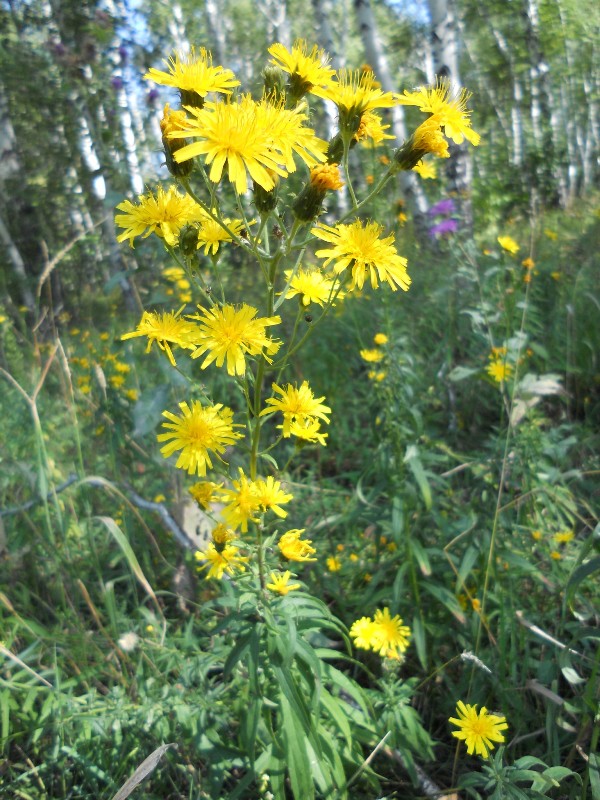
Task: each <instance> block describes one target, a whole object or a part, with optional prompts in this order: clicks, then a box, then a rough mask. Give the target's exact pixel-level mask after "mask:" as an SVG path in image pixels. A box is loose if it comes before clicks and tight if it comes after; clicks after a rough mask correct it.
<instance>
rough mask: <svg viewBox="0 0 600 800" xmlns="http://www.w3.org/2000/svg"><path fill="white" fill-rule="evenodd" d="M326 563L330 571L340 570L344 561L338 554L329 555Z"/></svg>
mask: <svg viewBox="0 0 600 800" xmlns="http://www.w3.org/2000/svg"><path fill="white" fill-rule="evenodd" d="M325 564H326V566H327V569H328V570H329V572H339V571H340V570H341V568H342V562H341V560H340V559H339V558H338V556H329V557H328V558H327V559H325Z"/></svg>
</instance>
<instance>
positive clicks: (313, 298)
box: [285, 267, 343, 307]
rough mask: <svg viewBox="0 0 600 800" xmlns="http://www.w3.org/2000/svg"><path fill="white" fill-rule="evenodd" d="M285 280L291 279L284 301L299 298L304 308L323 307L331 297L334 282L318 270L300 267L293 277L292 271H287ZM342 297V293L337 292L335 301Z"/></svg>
mask: <svg viewBox="0 0 600 800" xmlns="http://www.w3.org/2000/svg"><path fill="white" fill-rule="evenodd" d="M285 278H286V280H287V281H290V278H291V281H290V285H289V288H288V290H287V291H286V293H285V299H286V300H291V299H292V297H296V296H299V297H300V302H301V303H302V305H303V306H305V307H306V306H309V305H310V304H311V303H318V304H319V305H320V306H323V305H325V303H327V302H328V301H329V300H330V298H331V297H333V294H334V286H335V281H333V280H332V279H331V278H328V277H327V276H326V275H324V274H323V272H322V271H321V270H320V269H305V268H303V267H301V268H300V269H299V270H298V272H296V274H295V275H294V276H293V277H292V270H291V269H287V270H286V271H285ZM342 296H343V293H342V292H339V293H338V295H337V299H338V300H341V299H342Z"/></svg>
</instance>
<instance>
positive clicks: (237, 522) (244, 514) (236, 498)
mask: <svg viewBox="0 0 600 800" xmlns="http://www.w3.org/2000/svg"><path fill="white" fill-rule="evenodd" d="M231 484H232V485H231V488H229V489H222V490H221V500H222V501H223V502H224V503H226V504H227V505H226V506H225V508H224V509H223V511H222V512H221V513H222V516H223V519H224V520H225V521H226V522H227V524H228V525H230V526H231V527H232V528H233V529H234V530H237V529H238V528H240V529H241V531H242V533H247V532H248V523H249V522H257V519H256V516H255V515H256V514H257V513H258V511H259V507H260V501H259V499H258V497H257V494H256V490H255V486H254V481H251V480H249V479H248V477H247V476H246V475H245V474H244V470H243V469H242V468H241V467H239V478H238V480H235V481H232V482H231Z"/></svg>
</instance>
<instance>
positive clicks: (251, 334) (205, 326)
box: [190, 303, 281, 375]
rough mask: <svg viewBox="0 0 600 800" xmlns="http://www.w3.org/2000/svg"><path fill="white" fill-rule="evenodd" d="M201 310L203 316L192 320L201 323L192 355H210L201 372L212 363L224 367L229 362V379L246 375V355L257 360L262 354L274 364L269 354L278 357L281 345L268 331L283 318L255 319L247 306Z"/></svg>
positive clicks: (255, 311)
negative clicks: (277, 353) (271, 337)
mask: <svg viewBox="0 0 600 800" xmlns="http://www.w3.org/2000/svg"><path fill="white" fill-rule="evenodd" d="M198 309H199V311H200V314H195V315H193V316H191V317H190V319H194V320H199V322H200V324H199V325H198V326H197V328H196V330H197V333H196V344H197V345H198V346H197V348H196V349H195V350H194V352H193V353H192V358H198V357H199V356H202V355H204V354H205V353H207V356H206V358H205V359H204V361H203V362H202V364H201V368H202V369H206V367H208V366H209V364H212V362H213V361H214V362H215V364H216V365H217V367H222V366H223V364H224V363H225V361H227V372H228V374H229V375H244V374H245V372H246V359H245V355H246V354H248V355H251V356H256V355H260V354H261V353H262V354H263V356H264V357H265V358H266V359H267V361H268V362H269V363H271V360H270V359H269V358H268V356H267V355H266V353H268V354H269V355H272V354H274V353H276V352H277V350H278V349H279V347H280V345H281V342H276V341H274V340H273V339H269V337H268V336H267V335H266V328H267V327H268V326H270V325H277V324H279V323H280V322H281V317H278V316H277V317H258V318H256V319H255V316H256V314H257V313H258V311H257V309H256V308H253V307H252V306H249V305H246V303H244V304H243V305H242V307H241V308H239V309H236V308H235V306H233V305H226V306H223V308H218V307H216V306H214V307H213V308H211V309H206V308H202V307H201V306H198ZM265 351H266V352H265Z"/></svg>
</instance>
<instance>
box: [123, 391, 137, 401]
mask: <svg viewBox="0 0 600 800" xmlns="http://www.w3.org/2000/svg"><path fill="white" fill-rule="evenodd" d="M123 394H124V395H125V397H126V398H127V399H128V400H131V402H132V403H137V399H138V397H139V392H138V390H137V389H125V391H124V392H123Z"/></svg>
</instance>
